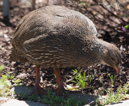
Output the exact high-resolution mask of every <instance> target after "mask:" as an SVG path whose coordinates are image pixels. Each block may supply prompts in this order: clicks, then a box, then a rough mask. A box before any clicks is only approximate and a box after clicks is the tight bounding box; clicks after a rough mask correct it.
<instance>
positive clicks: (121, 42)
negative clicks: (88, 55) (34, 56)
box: [0, 0, 129, 94]
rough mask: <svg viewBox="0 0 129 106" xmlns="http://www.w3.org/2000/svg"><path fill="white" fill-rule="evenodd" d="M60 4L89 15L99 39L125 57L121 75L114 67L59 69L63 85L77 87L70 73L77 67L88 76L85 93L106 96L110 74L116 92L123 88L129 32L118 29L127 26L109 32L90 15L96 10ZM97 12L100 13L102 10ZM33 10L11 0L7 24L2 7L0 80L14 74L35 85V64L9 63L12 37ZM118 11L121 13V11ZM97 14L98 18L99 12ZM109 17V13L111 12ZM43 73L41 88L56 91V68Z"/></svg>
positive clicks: (128, 72)
mask: <svg viewBox="0 0 129 106" xmlns="http://www.w3.org/2000/svg"><path fill="white" fill-rule="evenodd" d="M55 2H56V1H55ZM94 3H95V2H94ZM55 4H57V3H55ZM44 5H49V4H43V5H42V6H44ZM59 5H66V6H67V7H69V8H72V9H75V10H78V11H80V12H82V13H84V14H89V18H91V19H92V20H93V22H94V23H95V25H96V27H97V30H98V32H99V34H98V37H99V38H101V39H104V40H106V41H108V42H111V43H114V44H115V45H117V47H118V48H119V49H120V51H121V56H122V61H121V67H120V74H119V75H117V74H116V72H115V70H114V69H113V68H111V67H108V66H105V65H100V64H98V65H95V66H90V67H88V68H80V67H72V68H66V69H60V73H61V77H62V80H63V82H64V85H67V84H68V85H71V86H77V84H75V83H73V82H71V81H72V80H75V78H74V76H75V73H74V72H73V71H71V70H72V69H76V68H77V69H78V71H79V70H81V72H82V73H83V72H85V73H86V89H83V93H90V94H96V93H98V92H102V91H103V92H102V94H106V92H104V90H103V89H102V88H103V87H104V88H105V89H109V88H110V87H111V80H110V77H109V76H108V74H107V73H109V74H110V75H112V76H115V77H116V78H115V80H114V86H113V90H114V91H116V90H117V88H118V87H119V86H120V85H121V86H123V85H124V84H127V83H129V82H128V81H129V45H128V44H129V33H128V31H127V32H123V31H122V29H120V28H119V27H120V25H121V26H122V25H124V23H122V22H121V23H119V24H115V26H114V27H113V28H114V29H115V31H116V32H119V33H114V32H115V31H114V30H113V28H112V27H111V28H109V29H108V27H106V24H101V23H98V21H97V20H95V18H93V17H92V15H91V14H90V12H92V13H94V10H93V9H91V8H85V7H84V6H82V5H77V3H76V2H75V1H73V2H72V3H71V1H70V2H68V1H67V3H66V2H64V3H61V2H60V3H59ZM39 7H40V5H38V4H37V6H36V8H39ZM92 7H93V8H96V5H93V6H92ZM97 9H98V10H100V9H99V8H97ZM31 10H32V9H31V6H30V5H29V3H26V2H20V1H19V2H18V3H17V2H16V1H15V0H14V1H11V6H10V23H6V22H5V21H3V13H2V7H1V6H0V65H2V64H3V65H4V70H3V71H2V72H0V77H1V76H2V74H6V73H7V72H9V73H10V74H15V79H18V78H19V79H21V81H22V83H23V84H24V85H26V86H34V83H35V65H33V64H31V63H20V62H11V61H9V54H10V53H11V50H12V45H11V39H12V37H13V31H14V29H15V27H16V25H17V24H18V22H19V21H20V19H21V18H22V17H23V16H24V15H25V14H27V13H28V12H30V11H31ZM116 10H117V11H118V10H119V9H116ZM97 14H98V15H99V11H98V13H97ZM106 14H108V12H107V13H106ZM98 15H97V16H98ZM95 17H96V16H95ZM125 18H126V21H125V22H129V18H128V17H125ZM101 19H103V18H101ZM112 19H113V20H117V19H118V18H115V17H112ZM107 23H110V20H108V19H107ZM117 25H119V26H117ZM107 26H108V25H107ZM113 31H114V32H113ZM40 72H41V75H42V77H41V79H42V81H41V84H40V85H41V87H42V88H43V89H47V90H48V89H49V90H53V89H55V88H56V87H57V84H56V82H55V77H54V75H53V69H44V68H41V71H40ZM90 78H91V81H90ZM102 83H103V84H102ZM103 85H104V86H103Z"/></svg>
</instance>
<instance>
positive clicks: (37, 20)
mask: <svg viewBox="0 0 129 106" xmlns="http://www.w3.org/2000/svg"><path fill="white" fill-rule="evenodd" d="M96 35H97V31H96V28H95V26H94V24H93V22H92V21H91V20H90V19H89V18H87V17H86V16H85V15H83V14H81V13H80V12H77V11H74V10H70V9H68V8H66V7H63V6H46V7H43V8H40V9H37V10H34V11H32V12H30V13H29V14H27V15H25V16H24V17H23V18H22V19H21V21H20V22H19V24H18V25H17V27H16V29H15V32H14V37H13V39H12V45H13V50H12V53H11V55H10V60H11V61H17V60H19V61H20V62H31V63H33V64H35V65H36V84H35V90H34V91H35V92H37V93H39V94H40V93H43V94H45V92H44V91H42V89H41V88H40V86H39V80H40V79H39V78H40V77H39V67H43V68H53V69H54V74H55V75H56V82H57V83H58V88H57V93H58V94H61V93H63V92H64V87H63V82H62V80H61V77H60V73H59V68H68V67H88V66H90V65H94V64H99V63H100V64H101V63H102V64H106V65H108V66H111V67H113V68H115V70H116V71H117V73H118V68H119V65H120V62H121V55H120V52H119V50H118V48H117V47H116V46H115V45H113V44H110V43H108V42H105V41H103V40H100V39H98V38H97V36H96Z"/></svg>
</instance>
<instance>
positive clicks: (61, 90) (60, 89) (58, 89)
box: [55, 87, 68, 95]
mask: <svg viewBox="0 0 129 106" xmlns="http://www.w3.org/2000/svg"><path fill="white" fill-rule="evenodd" d="M55 91H56V94H57V95H64V94H67V93H68V91H67V90H65V88H64V87H62V88H60V87H58V88H57V89H56V90H55Z"/></svg>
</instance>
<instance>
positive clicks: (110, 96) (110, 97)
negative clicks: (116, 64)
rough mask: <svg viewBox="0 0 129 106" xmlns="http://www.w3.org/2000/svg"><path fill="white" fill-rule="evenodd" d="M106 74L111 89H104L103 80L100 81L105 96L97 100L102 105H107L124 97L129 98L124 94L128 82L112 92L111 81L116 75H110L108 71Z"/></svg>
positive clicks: (112, 81)
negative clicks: (105, 93)
mask: <svg viewBox="0 0 129 106" xmlns="http://www.w3.org/2000/svg"><path fill="white" fill-rule="evenodd" d="M108 76H109V78H110V80H111V89H110V90H106V89H105V87H104V84H103V82H102V81H101V83H102V85H103V90H104V91H106V92H107V95H106V96H105V98H103V99H102V100H98V101H99V103H100V104H101V105H102V106H104V105H108V104H111V103H116V102H120V101H121V100H123V99H125V98H129V97H127V96H126V94H127V91H128V90H129V88H128V87H129V84H125V85H124V86H123V87H121V86H119V88H118V90H117V91H116V92H114V91H113V89H112V88H113V83H114V80H115V77H116V76H113V75H110V74H109V73H108ZM100 95H101V94H100ZM98 101H97V102H98Z"/></svg>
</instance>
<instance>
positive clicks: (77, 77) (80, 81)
mask: <svg viewBox="0 0 129 106" xmlns="http://www.w3.org/2000/svg"><path fill="white" fill-rule="evenodd" d="M72 71H73V72H75V80H76V81H71V82H74V83H77V84H78V86H79V87H80V88H81V89H84V88H86V81H85V78H86V75H85V73H83V74H82V73H81V71H80V72H79V73H78V71H77V69H75V70H72Z"/></svg>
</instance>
